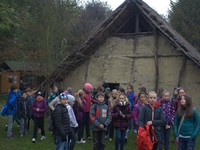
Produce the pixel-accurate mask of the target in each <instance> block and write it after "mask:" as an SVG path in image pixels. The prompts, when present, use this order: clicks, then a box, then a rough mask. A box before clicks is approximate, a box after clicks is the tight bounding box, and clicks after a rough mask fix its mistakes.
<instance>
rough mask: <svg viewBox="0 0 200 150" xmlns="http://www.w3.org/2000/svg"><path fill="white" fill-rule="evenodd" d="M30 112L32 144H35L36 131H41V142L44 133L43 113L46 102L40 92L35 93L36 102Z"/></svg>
mask: <svg viewBox="0 0 200 150" xmlns="http://www.w3.org/2000/svg"><path fill="white" fill-rule="evenodd" d="M32 111H33V116H34V128H33V139H32V142H33V143H35V142H36V138H37V129H38V128H40V129H41V135H42V137H41V140H44V139H45V131H44V113H45V111H46V100H45V99H44V98H43V97H42V92H40V91H39V92H37V96H36V101H34V102H33V104H32Z"/></svg>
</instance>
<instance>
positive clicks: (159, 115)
mask: <svg viewBox="0 0 200 150" xmlns="http://www.w3.org/2000/svg"><path fill="white" fill-rule="evenodd" d="M153 111H154V117H153V120H152V112H153ZM147 121H152V125H153V126H154V131H155V134H156V137H157V140H158V141H162V138H161V135H160V132H161V129H162V127H163V126H164V125H165V117H164V114H163V110H162V107H161V106H160V103H159V102H158V101H157V102H156V103H155V105H154V108H153V109H152V107H151V106H150V105H149V104H146V105H145V106H144V107H142V110H141V112H140V114H139V118H138V125H139V127H143V128H144V126H145V124H146V123H147Z"/></svg>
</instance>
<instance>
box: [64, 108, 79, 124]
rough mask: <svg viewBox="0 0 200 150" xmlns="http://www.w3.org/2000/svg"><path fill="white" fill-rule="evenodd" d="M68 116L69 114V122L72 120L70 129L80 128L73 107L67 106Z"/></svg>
mask: <svg viewBox="0 0 200 150" xmlns="http://www.w3.org/2000/svg"><path fill="white" fill-rule="evenodd" d="M66 107H67V110H68V114H69V120H70V127H73V128H76V127H78V123H77V121H76V117H75V114H74V110H73V109H72V107H71V105H69V104H66Z"/></svg>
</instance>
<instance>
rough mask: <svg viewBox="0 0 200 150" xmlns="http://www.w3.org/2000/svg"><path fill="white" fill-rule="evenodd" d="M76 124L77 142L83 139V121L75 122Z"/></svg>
mask: <svg viewBox="0 0 200 150" xmlns="http://www.w3.org/2000/svg"><path fill="white" fill-rule="evenodd" d="M77 123H78V141H81V139H82V138H83V119H81V120H77Z"/></svg>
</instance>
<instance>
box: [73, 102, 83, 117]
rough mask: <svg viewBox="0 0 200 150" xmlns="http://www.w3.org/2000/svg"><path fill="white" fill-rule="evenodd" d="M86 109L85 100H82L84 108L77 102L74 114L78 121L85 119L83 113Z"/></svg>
mask: <svg viewBox="0 0 200 150" xmlns="http://www.w3.org/2000/svg"><path fill="white" fill-rule="evenodd" d="M85 107H86V103H85V100H82V106H81V105H79V104H78V102H77V101H75V104H74V107H73V109H74V114H75V116H76V120H82V119H83V112H84V110H85Z"/></svg>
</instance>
